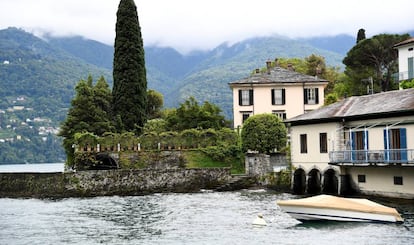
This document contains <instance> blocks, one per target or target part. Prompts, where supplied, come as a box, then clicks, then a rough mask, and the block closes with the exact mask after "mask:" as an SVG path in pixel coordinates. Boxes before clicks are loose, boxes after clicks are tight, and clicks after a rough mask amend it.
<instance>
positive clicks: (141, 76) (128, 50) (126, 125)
mask: <svg viewBox="0 0 414 245" xmlns="http://www.w3.org/2000/svg"><path fill="white" fill-rule="evenodd" d="M113 78H114V85H113V89H112V95H113V104H112V106H113V113H114V114H113V115H114V121H115V126H116V130H117V131H118V132H122V131H134V132H135V133H137V134H139V133H141V131H142V127H143V125H144V124H145V122H146V117H147V115H146V111H147V109H146V108H147V78H146V70H145V57H144V46H143V41H142V37H141V28H140V26H139V21H138V13H137V8H136V5H135V3H134V1H133V0H121V1H120V3H119V6H118V12H117V21H116V37H115V53H114V63H113Z"/></svg>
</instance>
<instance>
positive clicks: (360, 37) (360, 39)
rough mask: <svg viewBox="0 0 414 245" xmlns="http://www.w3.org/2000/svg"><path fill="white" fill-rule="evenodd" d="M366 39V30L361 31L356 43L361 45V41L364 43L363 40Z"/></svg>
mask: <svg viewBox="0 0 414 245" xmlns="http://www.w3.org/2000/svg"><path fill="white" fill-rule="evenodd" d="M365 38H366V37H365V30H364V29H362V28H361V29H359V30H358V34H357V41H356V43H359V42H360V41H362V40H364V39H365Z"/></svg>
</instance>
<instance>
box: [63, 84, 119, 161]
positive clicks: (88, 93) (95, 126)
mask: <svg viewBox="0 0 414 245" xmlns="http://www.w3.org/2000/svg"><path fill="white" fill-rule="evenodd" d="M75 91H76V95H75V98H74V99H73V100H72V102H71V108H69V112H68V115H67V117H66V120H65V121H63V122H62V126H61V130H60V132H59V136H62V137H63V138H64V139H63V147H64V149H65V152H66V155H67V159H68V163H69V164H71V163H72V160H73V153H74V149H73V147H72V146H73V145H74V144H75V143H76V140H75V134H76V133H84V132H90V133H93V134H95V135H98V136H102V135H103V134H104V133H105V132H108V131H111V130H112V129H113V127H112V124H111V120H110V111H109V109H110V106H109V105H110V101H111V91H110V89H109V86H108V84H107V83H106V81H105V79H104V78H103V77H101V78H100V79H99V80H98V82H97V83H96V85H95V86H93V84H92V77H91V76H89V77H88V80H86V81H85V80H80V81H79V82H78V84H77V85H76V88H75Z"/></svg>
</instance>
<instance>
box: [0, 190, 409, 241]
mask: <svg viewBox="0 0 414 245" xmlns="http://www.w3.org/2000/svg"><path fill="white" fill-rule="evenodd" d="M290 198H295V196H293V195H291V194H284V193H275V192H272V191H266V190H241V191H235V192H208V191H206V192H201V193H192V194H153V195H147V196H127V197H119V196H113V197H95V198H67V199H57V200H52V199H10V198H3V199H0V244H318V245H321V244H329V245H331V244H354V245H356V244H414V205H413V203H412V201H406V202H400V203H386V204H387V205H392V206H394V207H396V208H397V209H398V210H399V211H400V213H402V216H403V218H404V219H405V222H404V224H400V225H398V224H377V223H351V222H348V223H336V222H325V223H306V224H302V223H300V222H298V221H296V220H295V219H292V218H291V217H290V216H288V215H287V214H286V213H284V212H282V211H281V210H280V208H279V207H278V206H277V205H276V204H275V203H276V201H277V200H279V199H290ZM258 213H262V214H263V216H264V218H265V220H266V221H267V223H268V225H267V226H265V227H255V226H253V225H252V221H253V220H254V218H255V217H256V215H257V214H258Z"/></svg>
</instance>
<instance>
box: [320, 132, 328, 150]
mask: <svg viewBox="0 0 414 245" xmlns="http://www.w3.org/2000/svg"><path fill="white" fill-rule="evenodd" d="M319 152H320V153H327V152H328V137H327V134H326V133H320V134H319Z"/></svg>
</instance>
